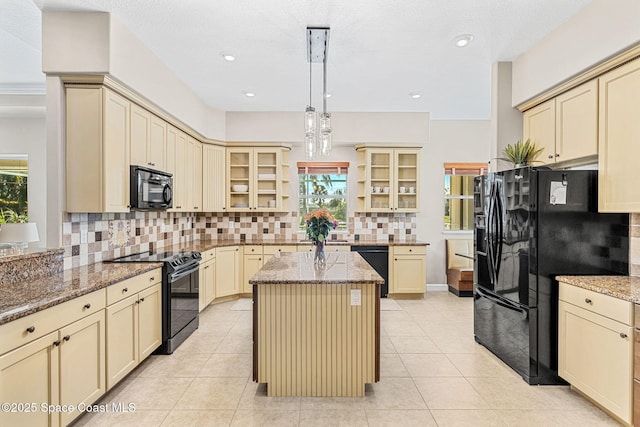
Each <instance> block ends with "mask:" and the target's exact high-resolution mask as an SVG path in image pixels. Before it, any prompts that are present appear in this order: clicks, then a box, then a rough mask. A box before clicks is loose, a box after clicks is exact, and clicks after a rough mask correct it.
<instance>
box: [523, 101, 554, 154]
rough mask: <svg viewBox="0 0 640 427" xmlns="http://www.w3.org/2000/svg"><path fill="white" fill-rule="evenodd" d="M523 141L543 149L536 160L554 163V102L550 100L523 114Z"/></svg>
mask: <svg viewBox="0 0 640 427" xmlns="http://www.w3.org/2000/svg"><path fill="white" fill-rule="evenodd" d="M523 120H524V123H523V133H524V135H523V136H524V140H527V139H530V140H531V142H533V143H535V144H536V145H537V146H538V147H540V148H543V151H542V153H541V154H540V156H539V157H538V159H539V160H540V161H541V162H542V163H544V164H547V163H554V162H555V158H556V100H555V99H550V100H548V101H547V102H543V103H542V104H540V105H537V106H535V107H533V108H532V109H530V110H527V111H525V112H524V114H523Z"/></svg>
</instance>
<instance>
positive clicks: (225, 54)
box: [220, 52, 236, 62]
mask: <svg viewBox="0 0 640 427" xmlns="http://www.w3.org/2000/svg"><path fill="white" fill-rule="evenodd" d="M220 56H222V59H224V60H225V61H229V62H233V61H235V60H236V56H235V55H234V54H233V53H231V52H220Z"/></svg>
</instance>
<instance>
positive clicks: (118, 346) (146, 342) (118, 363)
mask: <svg viewBox="0 0 640 427" xmlns="http://www.w3.org/2000/svg"><path fill="white" fill-rule="evenodd" d="M161 280H162V273H161V270H159V269H158V270H155V271H152V272H149V273H145V274H142V275H140V276H136V277H133V278H131V279H128V280H124V281H122V282H120V283H117V284H115V285H112V286H110V287H109V288H108V289H107V301H108V303H109V305H108V306H107V309H106V319H107V352H106V360H107V361H106V373H107V389H111V388H112V387H113V386H114V385H116V384H117V383H118V382H119V381H120V380H122V379H123V378H124V377H125V376H126V375H127V374H128V373H129V372H131V371H132V370H133V369H134V368H135V367H136V366H138V365H139V364H140V362H142V361H143V360H144V359H145V358H147V357H148V356H149V355H150V354H151V353H152V352H153V351H155V350H156V349H157V348H158V347H159V346H160V345H161V344H162V285H161V284H160V282H161Z"/></svg>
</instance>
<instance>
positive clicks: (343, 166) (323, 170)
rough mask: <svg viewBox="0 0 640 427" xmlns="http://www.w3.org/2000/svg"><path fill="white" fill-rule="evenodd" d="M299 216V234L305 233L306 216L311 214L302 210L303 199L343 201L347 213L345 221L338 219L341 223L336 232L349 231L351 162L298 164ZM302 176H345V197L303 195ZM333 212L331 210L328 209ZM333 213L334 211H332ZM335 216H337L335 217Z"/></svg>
mask: <svg viewBox="0 0 640 427" xmlns="http://www.w3.org/2000/svg"><path fill="white" fill-rule="evenodd" d="M297 169H298V215H299V216H300V221H299V224H298V232H304V231H305V229H306V228H305V221H304V216H305V215H306V214H307V213H309V212H311V211H308V212H302V210H301V201H302V200H303V199H323V200H327V201H329V200H336V199H337V200H342V201H343V202H344V207H345V209H344V210H345V212H344V219H342V218H339V219H338V218H336V220H338V221H339V225H338V228H337V229H336V230H335V231H336V232H346V231H347V230H348V224H347V222H348V219H349V162H298V163H297ZM302 175H308V176H310V175H344V182H345V185H344V194H343V195H335V194H331V195H312V194H303V193H302V191H301V190H302V188H303V187H302V185H301V184H302V181H301V177H302ZM323 207H326V206H323ZM327 208H328V207H327ZM328 209H329V210H331V208H328ZM332 213H333V211H332ZM334 216H335V215H334Z"/></svg>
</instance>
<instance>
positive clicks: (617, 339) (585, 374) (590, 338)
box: [558, 283, 633, 424]
mask: <svg viewBox="0 0 640 427" xmlns="http://www.w3.org/2000/svg"><path fill="white" fill-rule="evenodd" d="M559 299H560V301H559V305H558V316H559V318H558V374H559V375H560V377H562V378H564V379H565V380H567V381H568V382H569V383H570V384H571V386H572V387H574V388H576V389H578V390H579V391H580V392H582V393H584V394H585V395H587V396H589V397H590V398H591V399H593V400H594V401H595V402H597V403H598V404H599V405H601V406H602V407H603V408H605V409H606V410H608V411H609V412H610V413H611V414H613V415H614V416H616V417H618V418H619V419H620V420H621V421H623V422H625V423H628V424H631V423H632V421H633V420H632V404H633V400H632V397H633V327H632V326H631V323H632V321H631V318H632V313H633V306H632V303H630V302H627V301H623V300H621V299H617V298H614V297H610V296H607V295H603V294H599V293H596V292H591V291H589V290H586V289H582V288H578V287H576V286H572V285H569V284H566V283H560V288H559Z"/></svg>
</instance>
